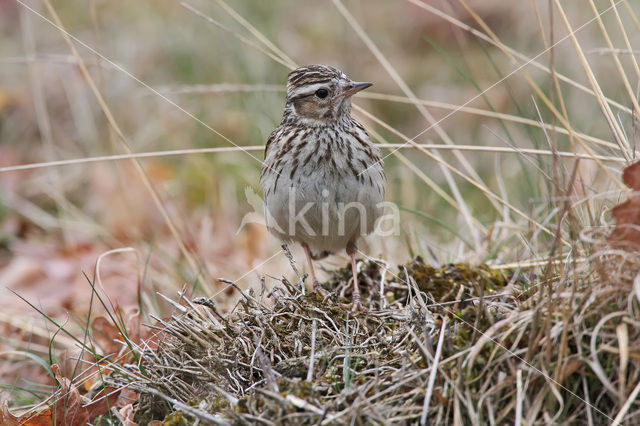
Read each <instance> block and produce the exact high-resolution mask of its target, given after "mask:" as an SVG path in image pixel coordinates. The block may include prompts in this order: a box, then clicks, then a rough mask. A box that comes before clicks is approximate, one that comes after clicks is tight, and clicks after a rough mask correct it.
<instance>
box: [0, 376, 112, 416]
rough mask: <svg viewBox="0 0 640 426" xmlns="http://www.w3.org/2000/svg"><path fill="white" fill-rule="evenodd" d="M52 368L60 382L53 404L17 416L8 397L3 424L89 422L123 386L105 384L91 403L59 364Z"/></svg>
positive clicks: (0, 413)
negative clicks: (83, 396) (61, 370)
mask: <svg viewBox="0 0 640 426" xmlns="http://www.w3.org/2000/svg"><path fill="white" fill-rule="evenodd" d="M51 369H52V370H53V372H54V374H55V376H56V379H57V380H58V382H59V383H60V388H59V389H58V390H57V391H56V393H55V394H54V395H53V401H54V402H53V404H52V405H51V406H50V407H47V408H44V409H41V410H38V411H37V412H35V413H27V414H25V415H23V416H20V417H17V416H14V415H13V414H11V412H10V411H9V403H8V401H7V400H4V401H3V402H2V406H1V407H0V424H2V425H11V426H13V425H21V426H24V425H32V426H53V425H56V426H80V425H86V424H87V423H89V422H91V421H93V419H95V418H96V417H98V416H100V415H102V414H104V413H106V412H107V410H108V409H109V407H110V406H112V405H113V403H114V402H115V401H117V399H118V396H119V394H120V390H118V389H114V388H105V389H103V390H102V391H101V392H99V393H98V394H97V395H96V396H95V397H94V398H93V399H92V400H91V401H89V403H87V404H85V403H84V401H83V398H82V396H80V393H79V392H78V389H77V388H76V386H75V385H74V384H73V383H72V382H71V380H69V379H67V378H66V377H63V376H62V375H61V374H60V369H59V368H58V366H57V365H55V364H54V365H52V366H51Z"/></svg>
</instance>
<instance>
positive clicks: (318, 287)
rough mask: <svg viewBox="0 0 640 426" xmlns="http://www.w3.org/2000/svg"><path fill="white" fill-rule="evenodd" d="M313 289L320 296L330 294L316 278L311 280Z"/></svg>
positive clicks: (323, 296)
mask: <svg viewBox="0 0 640 426" xmlns="http://www.w3.org/2000/svg"><path fill="white" fill-rule="evenodd" d="M313 291H314V292H315V293H318V294H319V295H320V296H322V298H325V297H327V296H328V295H329V294H331V293H330V292H329V291H327V290H325V288H324V287H322V286H321V285H320V283H319V282H318V280H313Z"/></svg>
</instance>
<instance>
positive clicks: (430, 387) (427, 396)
mask: <svg viewBox="0 0 640 426" xmlns="http://www.w3.org/2000/svg"><path fill="white" fill-rule="evenodd" d="M448 318H449V317H447V316H444V317H442V327H440V337H438V347H437V348H436V355H435V356H434V358H433V365H432V366H431V373H430V374H429V382H428V385H427V393H426V394H425V396H424V404H423V405H422V415H421V416H420V424H421V425H426V424H427V416H428V415H429V405H430V404H431V396H432V395H433V385H434V384H435V382H436V376H437V372H438V363H439V362H440V355H441V354H442V344H443V342H444V333H445V330H446V328H447V322H448Z"/></svg>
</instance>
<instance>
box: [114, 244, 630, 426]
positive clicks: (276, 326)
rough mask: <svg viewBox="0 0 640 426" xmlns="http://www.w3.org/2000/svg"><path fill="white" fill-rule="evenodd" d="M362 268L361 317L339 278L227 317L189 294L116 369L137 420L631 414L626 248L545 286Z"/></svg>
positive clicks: (464, 271)
mask: <svg viewBox="0 0 640 426" xmlns="http://www.w3.org/2000/svg"><path fill="white" fill-rule="evenodd" d="M360 266H361V268H360V271H361V279H362V282H363V283H367V285H365V286H363V287H366V290H367V291H368V292H367V293H365V294H366V295H367V296H366V297H365V300H367V301H368V305H369V307H370V310H369V312H366V313H359V314H356V315H353V314H352V313H351V312H349V311H346V310H345V309H344V307H343V303H342V302H346V301H347V300H348V298H349V289H350V285H349V282H348V280H347V279H345V276H347V274H346V270H338V271H336V272H335V274H334V275H333V277H332V278H331V279H330V280H329V281H328V283H326V284H325V285H326V286H328V287H331V288H330V289H331V290H332V295H338V296H329V297H328V298H327V299H326V300H322V298H320V297H319V296H318V295H316V294H313V293H311V294H309V293H307V294H302V293H301V292H300V291H299V288H300V287H299V283H298V284H296V285H293V284H291V283H290V282H289V281H287V280H286V279H284V278H283V279H282V285H277V286H275V287H274V288H273V289H272V290H270V291H267V290H266V289H265V287H264V285H263V286H262V289H261V290H260V291H257V292H255V293H254V292H251V291H249V292H248V293H246V292H243V295H242V297H241V299H240V300H239V302H238V304H237V305H236V306H235V308H234V309H233V310H232V311H231V312H229V313H228V314H226V315H222V314H221V313H220V312H219V311H218V309H217V307H216V306H215V305H214V304H213V303H212V302H211V301H210V300H208V299H196V300H192V301H189V300H186V299H183V305H182V310H183V312H182V313H181V314H180V315H176V316H174V317H173V318H172V319H171V320H167V321H164V322H162V323H161V325H162V327H161V328H162V330H163V332H164V333H165V335H166V339H165V340H164V342H163V343H161V344H160V346H159V347H158V348H157V349H156V350H148V351H145V352H144V353H143V354H142V359H143V362H142V365H141V366H140V367H139V368H138V367H134V366H128V367H126V368H125V371H126V370H129V371H128V377H127V378H126V380H125V383H126V384H128V385H129V386H132V387H133V388H134V389H135V390H136V391H138V392H140V393H141V398H140V400H139V405H138V407H137V414H136V417H135V419H136V421H137V422H138V423H146V422H149V421H151V420H153V419H156V420H161V419H164V418H165V416H167V415H169V414H171V415H172V418H173V419H174V420H175V419H176V417H175V416H176V415H178V413H176V412H174V410H176V409H177V410H178V411H181V412H182V415H184V418H185V419H192V420H193V419H196V418H199V419H201V420H205V421H209V422H215V423H223V424H226V423H230V424H234V423H235V424H241V423H252V424H317V423H321V424H345V423H349V422H354V421H355V422H356V424H387V423H403V422H415V421H418V420H420V419H422V420H425V419H427V420H428V421H429V423H431V424H449V423H451V422H453V421H459V422H462V424H467V423H468V424H487V423H492V424H495V423H498V424H499V423H504V422H509V423H513V422H515V421H516V420H522V421H523V422H526V423H527V424H535V423H539V424H543V423H548V422H579V423H586V422H592V424H601V423H602V422H606V421H611V420H612V419H614V418H615V417H616V416H618V417H619V418H620V419H623V418H628V416H631V415H633V413H634V411H637V410H638V409H639V407H638V405H637V402H635V400H634V399H633V398H634V395H637V389H638V383H640V382H639V381H638V375H639V373H640V368H639V367H640V347H639V346H638V345H637V342H638V341H640V332H639V331H638V330H640V328H639V327H638V325H639V323H638V310H639V309H640V305H639V299H640V287H638V286H639V284H635V287H634V272H633V270H634V269H633V268H632V264H631V263H629V254H628V253H626V260H625V259H623V258H622V257H621V253H616V252H608V253H607V254H602V255H598V256H594V257H592V259H591V262H584V263H579V264H574V265H565V267H564V268H563V270H556V271H555V272H554V273H553V274H552V273H548V274H547V276H546V277H536V278H538V280H537V281H536V282H537V283H540V285H539V287H538V288H529V286H528V282H529V279H528V277H527V274H524V273H522V272H517V271H509V270H507V271H498V270H497V269H492V268H490V267H488V266H480V267H472V266H469V265H465V264H456V265H446V266H443V267H433V266H429V265H426V264H425V263H424V262H423V261H422V260H421V259H419V258H417V259H415V260H413V261H412V262H410V263H409V264H407V265H401V266H399V267H398V268H397V269H395V270H393V271H391V270H388V269H387V267H386V266H380V265H379V264H376V263H374V262H366V263H362V264H361V265H360ZM385 272H386V273H385ZM614 276H615V277H616V279H612V277H614ZM529 278H531V277H529ZM542 278H544V279H542ZM380 290H382V294H384V295H385V297H384V298H380V294H381V292H380ZM340 295H344V296H346V299H347V300H341V297H342V296H340ZM123 377H124V376H123ZM132 378H134V379H133V380H132ZM112 380H113V378H112ZM167 402H169V404H167Z"/></svg>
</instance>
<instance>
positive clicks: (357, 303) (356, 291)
mask: <svg viewBox="0 0 640 426" xmlns="http://www.w3.org/2000/svg"><path fill="white" fill-rule="evenodd" d="M347 254H348V255H349V257H350V258H351V273H352V274H353V296H352V301H353V305H352V306H351V310H352V311H354V312H355V311H363V312H366V310H367V309H366V308H365V307H364V306H362V302H361V299H360V287H359V286H358V268H357V267H356V245H355V244H353V243H349V244H347Z"/></svg>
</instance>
